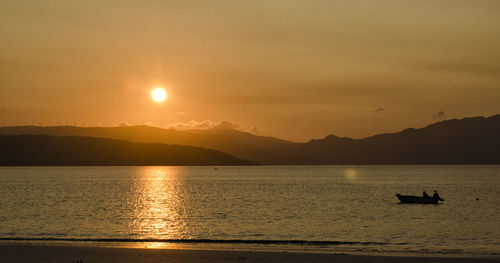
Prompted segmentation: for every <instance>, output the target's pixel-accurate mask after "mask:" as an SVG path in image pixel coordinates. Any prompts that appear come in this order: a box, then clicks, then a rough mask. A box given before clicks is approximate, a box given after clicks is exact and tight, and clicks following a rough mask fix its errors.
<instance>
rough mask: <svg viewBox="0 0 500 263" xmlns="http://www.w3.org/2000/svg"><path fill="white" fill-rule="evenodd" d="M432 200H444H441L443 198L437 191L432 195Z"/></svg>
mask: <svg viewBox="0 0 500 263" xmlns="http://www.w3.org/2000/svg"><path fill="white" fill-rule="evenodd" d="M432 198H434V199H436V200H441V201H443V199H441V197H440V196H439V194H438V192H437V191H434V194H433V195H432Z"/></svg>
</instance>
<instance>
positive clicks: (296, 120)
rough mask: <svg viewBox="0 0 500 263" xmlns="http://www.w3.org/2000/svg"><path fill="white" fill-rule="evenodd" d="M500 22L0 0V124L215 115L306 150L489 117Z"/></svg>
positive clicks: (404, 9)
mask: <svg viewBox="0 0 500 263" xmlns="http://www.w3.org/2000/svg"><path fill="white" fill-rule="evenodd" d="M499 14H500V2H499V1H459V0H454V1H439V0H436V1H411V2H410V1H396V0H394V1H368V0H367V1H305V0H304V1H296V0H287V1H268V0H262V1H232V0H231V1H230V0H228V1H159V0H158V1H154V0H150V1H136V0H134V1H132V0H120V1H97V0H85V1H84V0H81V1H79V0H72V1H67V0H50V1H39V0H23V1H19V0H2V1H0V39H1V41H0V125H15V124H18V123H19V124H26V123H30V124H31V123H35V124H39V123H43V124H45V125H46V124H49V123H50V124H57V123H60V124H66V123H68V124H75V123H76V124H78V125H82V124H85V125H117V124H119V123H122V122H127V123H132V124H134V123H148V122H151V123H155V124H157V125H161V126H169V125H170V126H172V125H179V123H185V124H184V126H188V125H191V124H198V123H200V122H204V123H208V122H214V123H216V122H219V121H225V120H227V121H231V122H233V123H236V124H238V125H240V126H241V127H243V128H244V129H254V128H256V130H257V133H258V134H262V135H272V136H277V137H281V138H286V139H291V140H298V141H304V140H308V139H310V138H319V137H324V136H326V135H328V134H330V133H334V134H336V135H339V136H349V137H355V138H359V137H364V136H368V135H372V134H375V133H381V132H392V131H397V130H399V129H402V128H406V127H421V126H424V125H426V124H428V123H431V122H434V121H437V120H439V119H443V118H457V117H465V116H476V115H487V116H489V115H493V114H498V113H500V103H499V102H500V48H499V47H500V19H499V18H498V17H499V16H498V15H499ZM155 85H163V86H165V87H166V89H167V91H168V100H167V101H166V102H165V103H162V104H158V103H154V102H153V101H152V100H151V98H150V91H151V89H152V88H153V87H154V86H155Z"/></svg>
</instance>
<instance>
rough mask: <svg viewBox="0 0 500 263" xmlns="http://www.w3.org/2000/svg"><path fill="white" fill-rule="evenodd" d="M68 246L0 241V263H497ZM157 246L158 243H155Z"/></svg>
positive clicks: (493, 258)
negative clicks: (79, 262) (81, 262)
mask: <svg viewBox="0 0 500 263" xmlns="http://www.w3.org/2000/svg"><path fill="white" fill-rule="evenodd" d="M101 245H102V246H92V244H88V243H87V244H84V245H82V244H75V243H72V244H68V243H39V242H30V243H26V242H24V243H22V242H15V241H14V242H5V241H4V242H0V263H3V262H20V263H23V262H77V261H79V260H82V261H83V262H85V263H91V262H92V263H94V262H120V263H123V262H150V263H157V262H185V263H192V262H227V263H233V262H320V263H321V262H352V263H367V262H373V263H379V262H380V263H381V262H388V263H413V262H415V263H416V262H423V261H424V262H427V263H438V262H458V263H460V262H464V263H469V262H500V256H498V255H476V256H474V255H471V256H469V255H451V256H450V255H418V254H415V255H404V254H403V255H398V254H393V253H388V254H389V255H388V254H387V253H378V254H364V253H359V254H358V253H350V252H349V253H344V252H342V251H338V252H334V251H330V252H321V251H304V250H302V251H298V250H297V251H293V250H289V249H286V248H284V249H283V250H281V251H280V250H279V249H276V250H267V251H266V250H254V249H249V248H246V249H245V247H239V246H233V247H231V246H228V247H226V248H221V247H213V248H209V247H196V246H170V247H168V246H163V247H162V246H154V244H151V245H152V246H150V247H149V248H145V247H144V245H145V244H141V245H142V247H139V246H138V247H118V246H113V245H112V244H101ZM157 245H158V244H157Z"/></svg>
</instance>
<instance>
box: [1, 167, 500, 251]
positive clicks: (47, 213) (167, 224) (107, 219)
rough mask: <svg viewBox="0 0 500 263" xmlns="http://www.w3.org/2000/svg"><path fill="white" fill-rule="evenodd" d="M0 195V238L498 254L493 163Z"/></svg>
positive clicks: (203, 176)
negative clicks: (406, 197)
mask: <svg viewBox="0 0 500 263" xmlns="http://www.w3.org/2000/svg"><path fill="white" fill-rule="evenodd" d="M422 190H426V191H427V192H428V193H430V194H432V191H433V190H438V191H439V193H440V195H441V196H442V197H443V198H445V202H444V203H443V204H440V205H417V204H409V205H408V204H399V203H398V200H397V198H396V197H395V196H394V194H395V193H396V192H400V193H406V194H421V192H422ZM0 196H1V198H0V238H1V239H4V240H10V239H22V240H66V241H68V240H90V241H93V242H97V243H99V242H100V241H103V240H104V241H113V242H115V243H122V244H131V243H129V242H130V241H140V240H144V239H147V240H148V241H150V242H153V241H155V242H153V243H154V244H156V245H160V246H161V245H162V244H163V245H165V246H168V245H172V244H174V245H175V244H185V242H186V241H192V242H195V243H194V244H195V245H200V246H203V245H204V244H205V245H206V244H212V245H217V244H221V242H222V244H221V245H226V246H230V247H238V246H250V247H251V246H253V247H256V248H266V247H269V248H273V247H274V248H278V249H280V247H281V249H299V250H321V251H327V252H344V251H359V252H377V251H378V252H413V253H431V254H447V255H453V254H456V255H463V254H483V255H486V254H494V255H499V254H500V212H499V208H500V166H353V167H349V166H256V167H218V169H214V167H13V168H7V167H3V168H0ZM476 198H479V200H476ZM162 240H167V241H168V240H170V241H171V242H166V243H160V242H159V241H162ZM228 240H229V241H228ZM224 241H225V242H227V243H223V242H224ZM289 241H291V242H289ZM138 243H141V242H138ZM190 244H193V243H190Z"/></svg>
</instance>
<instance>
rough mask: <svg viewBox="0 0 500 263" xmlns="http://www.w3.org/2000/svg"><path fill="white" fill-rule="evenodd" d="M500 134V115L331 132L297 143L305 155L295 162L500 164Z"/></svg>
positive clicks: (299, 150)
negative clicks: (384, 130)
mask: <svg viewBox="0 0 500 263" xmlns="http://www.w3.org/2000/svg"><path fill="white" fill-rule="evenodd" d="M499 135H500V115H495V116H492V117H489V118H484V117H474V118H464V119H461V120H457V119H453V120H447V121H442V122H438V123H434V124H431V125H429V126H427V127H425V128H421V129H413V128H410V129H405V130H403V131H401V132H397V133H390V134H380V135H375V136H372V137H368V138H365V139H360V140H354V139H350V138H339V137H335V136H333V135H330V136H327V137H326V138H324V139H322V140H312V141H310V142H308V143H306V144H302V145H299V146H296V147H294V148H295V149H294V150H293V152H300V153H301V155H302V161H300V159H297V160H295V161H297V162H298V163H307V164H500V137H499ZM308 156H312V157H311V158H309V157H308ZM297 157H299V158H300V156H297Z"/></svg>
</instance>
